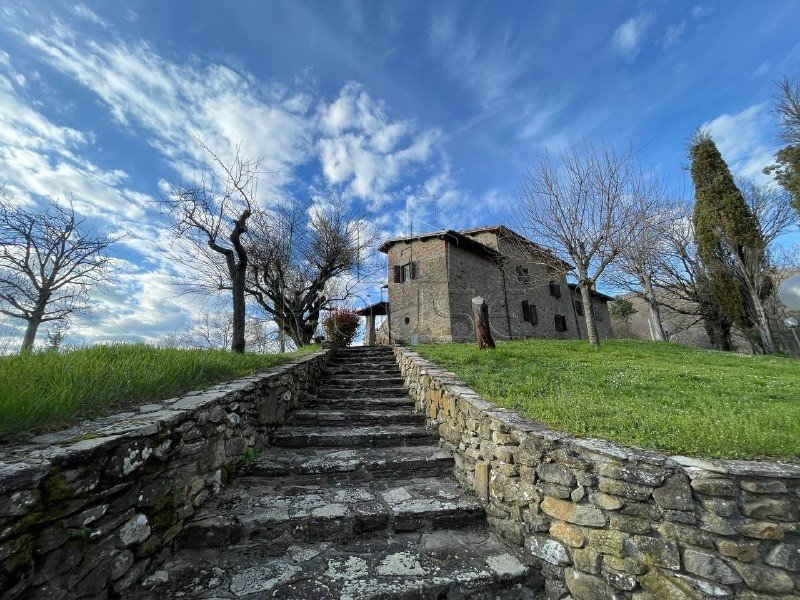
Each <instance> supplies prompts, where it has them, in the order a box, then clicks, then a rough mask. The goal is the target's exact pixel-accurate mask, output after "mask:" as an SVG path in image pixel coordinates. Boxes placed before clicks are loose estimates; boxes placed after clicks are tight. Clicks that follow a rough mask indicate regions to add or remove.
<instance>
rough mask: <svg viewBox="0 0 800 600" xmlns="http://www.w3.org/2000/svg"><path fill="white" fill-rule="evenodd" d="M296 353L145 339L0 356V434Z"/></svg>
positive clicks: (153, 396)
mask: <svg viewBox="0 0 800 600" xmlns="http://www.w3.org/2000/svg"><path fill="white" fill-rule="evenodd" d="M294 356H296V354H235V353H233V352H228V351H224V350H181V349H176V348H155V347H153V346H147V345H144V344H117V345H106V346H94V347H91V348H83V349H79V350H70V351H66V352H60V353H56V352H34V353H28V354H21V355H11V356H0V437H6V436H8V435H11V434H14V433H19V432H21V431H29V430H36V429H42V428H56V427H61V426H64V425H67V424H69V423H70V422H73V421H76V420H79V419H86V418H90V417H96V416H99V415H104V414H108V413H109V412H112V411H114V410H122V409H125V408H129V407H131V406H136V405H140V404H145V403H147V402H152V401H156V400H163V399H165V398H169V397H171V396H175V395H178V394H181V393H184V392H188V391H191V390H196V389H201V388H205V387H210V386H211V385H214V384H217V383H220V382H222V381H226V380H230V379H235V378H237V377H243V376H245V375H250V374H252V373H256V372H258V371H262V370H264V369H267V368H269V367H271V366H274V365H277V364H280V363H282V362H286V361H287V360H290V359H291V358H292V357H294Z"/></svg>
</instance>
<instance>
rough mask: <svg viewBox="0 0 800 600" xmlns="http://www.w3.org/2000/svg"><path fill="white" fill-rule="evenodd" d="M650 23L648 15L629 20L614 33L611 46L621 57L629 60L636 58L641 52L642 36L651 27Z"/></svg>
mask: <svg viewBox="0 0 800 600" xmlns="http://www.w3.org/2000/svg"><path fill="white" fill-rule="evenodd" d="M650 21H651V19H650V17H649V16H648V15H642V16H639V17H636V18H632V19H628V20H627V21H625V22H624V23H623V24H622V25H620V26H619V27H617V29H616V31H614V36H613V37H612V38H611V45H612V46H613V47H614V49H615V50H616V51H617V52H618V53H619V54H620V55H622V56H624V57H626V58H628V59H632V58H634V57H635V56H636V54H637V53H638V52H639V47H640V46H641V43H642V36H643V35H644V32H645V30H646V29H647V27H648V26H649V25H650Z"/></svg>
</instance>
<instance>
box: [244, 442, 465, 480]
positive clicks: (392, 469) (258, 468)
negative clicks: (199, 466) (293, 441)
mask: <svg viewBox="0 0 800 600" xmlns="http://www.w3.org/2000/svg"><path fill="white" fill-rule="evenodd" d="M240 473H241V474H242V475H245V476H260V477H279V476H285V475H293V474H294V475H308V474H322V473H329V474H332V473H335V474H336V476H337V478H339V477H343V476H347V477H349V478H350V479H351V480H353V479H357V478H374V477H381V476H384V475H395V476H398V477H402V476H411V475H415V476H418V477H434V476H437V475H438V476H450V475H452V473H453V459H452V457H451V456H450V454H448V453H447V452H445V451H444V450H442V449H440V448H439V447H438V446H406V447H399V448H398V447H390V448H352V449H340V448H268V449H266V450H264V451H262V453H261V454H260V455H259V456H258V458H256V460H255V461H253V462H252V463H251V464H249V465H246V466H244V467H242V468H241V469H240Z"/></svg>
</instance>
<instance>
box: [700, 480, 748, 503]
mask: <svg viewBox="0 0 800 600" xmlns="http://www.w3.org/2000/svg"><path fill="white" fill-rule="evenodd" d="M691 486H692V489H693V490H694V491H695V492H697V493H698V494H703V495H704V496H722V497H726V498H733V497H734V496H736V495H737V494H738V493H739V489H738V487H737V486H736V484H735V483H734V482H733V481H731V480H730V479H692V483H691Z"/></svg>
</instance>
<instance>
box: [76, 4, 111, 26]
mask: <svg viewBox="0 0 800 600" xmlns="http://www.w3.org/2000/svg"><path fill="white" fill-rule="evenodd" d="M72 12H74V13H75V14H76V15H78V16H79V17H80V18H81V19H84V20H86V21H89V22H91V23H94V24H95V25H100V26H101V27H108V22H107V21H106V20H105V19H103V18H102V17H101V16H100V15H98V14H97V13H96V12H94V11H93V10H92V9H91V8H89V7H88V6H86V5H85V4H83V3H80V4H76V5H75V6H73V7H72Z"/></svg>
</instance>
